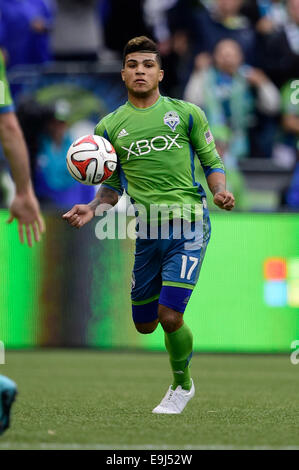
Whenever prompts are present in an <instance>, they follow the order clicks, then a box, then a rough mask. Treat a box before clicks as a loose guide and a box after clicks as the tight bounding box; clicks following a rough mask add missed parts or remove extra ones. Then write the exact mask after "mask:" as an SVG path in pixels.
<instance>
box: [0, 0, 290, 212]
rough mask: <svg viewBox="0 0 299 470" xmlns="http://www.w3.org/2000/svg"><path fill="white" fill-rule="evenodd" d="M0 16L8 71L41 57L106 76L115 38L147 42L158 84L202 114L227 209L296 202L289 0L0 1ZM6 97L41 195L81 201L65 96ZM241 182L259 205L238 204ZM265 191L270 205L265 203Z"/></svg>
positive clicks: (243, 198) (116, 48)
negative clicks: (43, 99) (228, 193)
mask: <svg viewBox="0 0 299 470" xmlns="http://www.w3.org/2000/svg"><path fill="white" fill-rule="evenodd" d="M0 13H1V16H0V48H1V50H2V52H3V55H4V57H5V62H6V67H7V71H8V77H13V76H14V73H15V72H16V71H20V70H25V69H26V68H28V67H33V66H34V67H35V70H38V71H39V73H41V74H42V73H43V67H48V66H49V64H52V65H53V64H56V66H57V64H59V65H60V69H59V70H66V73H67V70H69V68H68V64H71V63H76V64H82V67H86V64H87V63H88V64H89V65H90V66H91V67H92V66H98V67H105V70H106V71H107V70H109V67H110V68H111V70H114V72H115V71H116V70H118V69H120V68H121V54H122V49H123V46H124V44H125V43H126V42H127V40H129V39H130V38H132V37H134V36H139V35H144V34H145V35H148V36H150V37H152V38H153V39H155V40H156V41H157V42H158V44H159V47H160V51H161V55H162V59H163V67H164V69H165V72H166V73H165V78H164V81H163V83H162V89H161V91H162V93H163V94H167V95H169V96H171V97H173V98H181V99H185V100H187V101H191V102H193V103H195V104H197V105H199V106H200V107H202V108H203V109H204V111H205V113H206V115H207V118H208V120H209V123H210V126H211V130H212V133H213V135H214V138H215V141H216V145H217V148H218V151H219V153H220V154H221V156H222V158H223V159H224V162H225V165H226V167H227V169H228V186H229V189H232V190H233V191H234V192H235V193H236V199H237V205H236V208H237V209H239V210H245V209H255V208H257V209H259V208H262V209H265V208H266V209H267V208H268V209H269V210H278V209H279V210H291V211H296V210H298V209H299V163H298V155H299V0H285V1H283V0H201V1H200V0H84V1H81V0H0ZM37 66H38V68H37ZM90 70H93V69H92V68H91V69H90ZM94 70H98V69H94ZM99 70H100V69H99ZM120 86H121V85H120ZM13 92H14V89H13ZM15 94H16V108H17V111H18V114H19V118H20V121H21V124H22V126H23V130H24V134H25V137H26V140H27V143H28V146H29V150H30V154H31V157H32V160H33V161H35V162H36V161H37V162H38V164H37V165H33V176H34V181H35V185H36V192H37V195H38V196H39V197H40V199H41V202H42V203H43V201H45V202H46V201H48V202H49V201H50V202H51V203H52V204H54V205H56V206H59V205H60V206H61V205H63V206H64V207H68V205H70V204H72V203H73V202H84V200H85V199H87V200H89V198H90V192H89V193H88V191H87V188H84V193H83V192H82V188H81V186H82V185H79V186H80V188H79V186H78V185H77V183H75V182H74V181H72V180H71V178H70V177H69V175H68V174H67V173H66V171H67V170H66V167H65V154H66V150H67V148H68V146H69V145H70V143H71V141H72V138H73V135H72V134H70V133H69V122H68V118H67V116H68V107H67V102H66V101H63V100H60V101H59V102H56V103H54V102H51V103H50V104H49V103H48V104H47V106H45V105H43V106H42V105H41V104H38V103H37V102H36V100H34V99H33V98H32V99H31V100H28V99H27V101H25V102H22V100H20V101H19V100H18V99H17V91H15ZM119 104H120V103H116V106H118V105H119ZM116 106H115V107H116ZM109 111H110V110H109ZM100 117H101V116H100ZM81 129H82V127H81V128H80V130H81ZM41 130H42V131H41ZM88 132H90V130H89V131H88ZM37 136H38V138H37ZM50 162H51V164H50ZM53 162H55V165H53ZM51 168H52V170H51ZM57 169H59V171H57ZM54 170H55V171H54ZM2 176H3V175H2ZM257 181H258V182H259V183H258V184H255V183H256V182H257ZM1 182H2V183H1V184H2V187H5V178H4V177H2V179H1ZM248 185H249V187H248ZM250 187H251V189H252V192H253V193H254V190H256V194H261V195H262V196H261V197H262V200H263V202H262V204H259V203H258V202H257V200H256V201H255V202H252V201H249V200H248V197H247V196H248V194H249V193H250ZM267 188H268V189H269V191H268V193H267V192H266V191H265V189H267ZM259 191H260V192H259ZM2 192H3V191H2ZM4 192H5V191H4ZM81 193H82V194H81ZM266 194H268V195H269V194H270V196H271V194H272V195H273V194H274V195H275V198H276V199H275V201H276V202H275V203H274V204H272V203H271V201H270V199H271V197H270V199H269V201H268V204H265V200H266V199H267V197H266ZM75 198H76V200H74V199H75ZM2 199H3V198H2ZM257 199H258V198H257Z"/></svg>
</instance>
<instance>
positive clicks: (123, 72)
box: [120, 69, 125, 82]
mask: <svg viewBox="0 0 299 470" xmlns="http://www.w3.org/2000/svg"><path fill="white" fill-rule="evenodd" d="M120 73H121V78H122V81H123V82H124V81H125V75H124V74H125V71H124V69H121V71H120Z"/></svg>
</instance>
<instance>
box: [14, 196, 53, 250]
mask: <svg viewBox="0 0 299 470" xmlns="http://www.w3.org/2000/svg"><path fill="white" fill-rule="evenodd" d="M9 211H10V217H9V219H8V221H7V223H9V224H10V223H11V222H12V221H13V220H14V219H17V221H18V231H19V238H20V242H21V243H24V227H25V233H26V237H27V242H28V245H29V246H30V247H31V246H32V232H33V236H34V240H35V241H36V242H38V241H40V239H41V234H42V233H43V232H44V231H45V224H44V221H43V219H42V216H41V213H40V209H39V203H38V201H37V199H36V197H35V195H34V192H33V190H32V189H29V190H28V191H27V192H25V193H17V194H16V195H15V198H14V200H13V201H12V204H11V206H10V208H9Z"/></svg>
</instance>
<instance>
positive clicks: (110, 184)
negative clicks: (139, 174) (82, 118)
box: [94, 118, 123, 196]
mask: <svg viewBox="0 0 299 470" xmlns="http://www.w3.org/2000/svg"><path fill="white" fill-rule="evenodd" d="M94 133H95V135H99V136H101V137H104V139H107V140H109V142H110V139H109V134H108V130H107V129H106V125H105V118H104V119H102V120H101V121H100V122H99V123H98V124H97V125H96V127H95V130H94ZM111 143H112V142H111ZM112 145H113V143H112ZM119 171H120V169H119V163H118V165H117V168H116V170H115V171H114V173H113V174H112V175H111V176H110V178H108V179H107V180H105V182H104V183H102V186H105V187H107V188H110V189H113V190H114V191H116V192H117V193H118V194H119V195H120V196H121V195H122V193H123V188H122V185H121V181H120V176H119Z"/></svg>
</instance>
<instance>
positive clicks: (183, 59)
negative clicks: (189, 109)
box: [161, 30, 193, 98]
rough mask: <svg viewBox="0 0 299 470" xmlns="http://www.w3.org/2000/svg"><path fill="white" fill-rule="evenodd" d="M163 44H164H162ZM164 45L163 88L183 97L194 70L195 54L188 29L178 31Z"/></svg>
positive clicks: (164, 90)
mask: <svg viewBox="0 0 299 470" xmlns="http://www.w3.org/2000/svg"><path fill="white" fill-rule="evenodd" d="M161 45H162V44H161ZM165 46H166V42H164V43H163V45H162V50H161V55H162V63H163V68H164V69H165V75H164V79H163V82H162V84H161V90H162V91H163V93H164V94H165V95H169V96H173V97H175V98H182V97H183V93H184V89H185V87H186V85H187V83H188V80H189V77H190V75H191V72H192V65H193V54H192V50H191V47H190V39H189V35H188V33H187V32H186V31H180V30H178V31H176V32H175V33H174V34H173V35H172V36H171V37H170V38H169V39H168V40H167V46H168V47H167V49H166V48H165Z"/></svg>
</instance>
